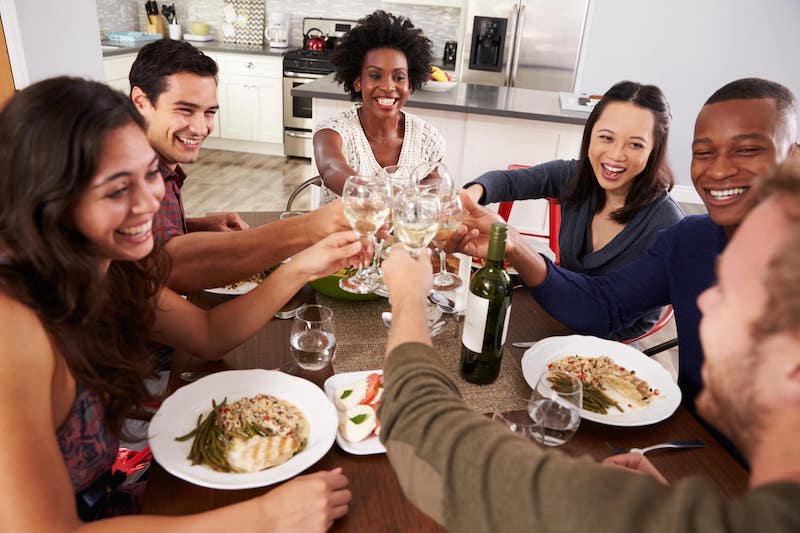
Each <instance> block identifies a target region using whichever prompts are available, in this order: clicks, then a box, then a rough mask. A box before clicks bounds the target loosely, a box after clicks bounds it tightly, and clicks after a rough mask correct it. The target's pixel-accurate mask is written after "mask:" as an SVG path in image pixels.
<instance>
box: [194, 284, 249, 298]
mask: <svg viewBox="0 0 800 533" xmlns="http://www.w3.org/2000/svg"><path fill="white" fill-rule="evenodd" d="M256 287H258V283H253V282H252V281H246V282H244V283H242V284H241V285H239V286H238V287H236V288H235V289H232V288H229V287H227V286H225V287H214V288H213V289H205V291H206V292H210V293H212V294H225V295H229V296H239V295H240V294H247V293H248V292H250V291H252V290H253V289H255V288H256Z"/></svg>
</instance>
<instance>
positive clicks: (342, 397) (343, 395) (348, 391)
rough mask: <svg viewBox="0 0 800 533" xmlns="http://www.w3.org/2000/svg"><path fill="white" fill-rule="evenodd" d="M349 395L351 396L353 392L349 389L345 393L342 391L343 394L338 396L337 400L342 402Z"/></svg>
mask: <svg viewBox="0 0 800 533" xmlns="http://www.w3.org/2000/svg"><path fill="white" fill-rule="evenodd" d="M351 394H353V391H352V390H351V389H347V390H346V391H344V392H343V393H342V395H341V396H339V399H340V400H344V399H345V398H347V397H348V396H350V395H351Z"/></svg>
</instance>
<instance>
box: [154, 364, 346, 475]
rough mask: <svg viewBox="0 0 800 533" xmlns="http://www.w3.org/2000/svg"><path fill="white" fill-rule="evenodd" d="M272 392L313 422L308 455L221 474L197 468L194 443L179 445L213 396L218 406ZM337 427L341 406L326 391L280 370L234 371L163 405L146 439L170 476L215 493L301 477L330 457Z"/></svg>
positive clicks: (205, 380)
mask: <svg viewBox="0 0 800 533" xmlns="http://www.w3.org/2000/svg"><path fill="white" fill-rule="evenodd" d="M256 394H269V395H271V396H275V397H276V398H280V399H282V400H286V401H288V402H291V403H292V404H294V405H295V406H296V407H297V408H298V409H300V410H301V411H302V412H303V414H304V415H305V417H306V418H307V419H308V423H309V426H310V433H309V436H308V443H307V444H306V447H305V449H304V450H303V451H301V452H300V453H298V454H297V455H295V456H294V457H292V458H291V459H289V460H288V461H286V462H285V463H283V464H281V465H278V466H273V467H271V468H267V469H266V470H262V471H260V472H252V473H230V472H217V471H215V470H212V469H211V468H210V467H207V466H203V465H194V466H192V463H191V461H189V459H187V456H188V455H189V450H190V449H191V447H192V439H189V440H187V441H184V442H178V441H176V440H175V437H178V436H181V435H185V434H186V433H189V432H190V431H191V430H193V429H194V428H195V426H196V425H197V416H198V415H199V414H201V413H202V414H203V416H204V417H205V416H206V415H207V414H208V413H209V412H210V411H211V400H212V398H213V399H214V400H216V401H217V403H220V402H222V400H223V399H225V398H228V403H233V402H235V401H236V400H238V399H240V398H244V397H247V396H255V395H256ZM337 425H338V421H337V417H336V407H334V406H333V404H332V403H331V402H330V401H328V398H327V397H326V396H325V394H324V393H323V392H322V390H321V389H320V388H319V387H317V386H316V385H314V384H313V383H311V382H310V381H307V380H305V379H301V378H298V377H295V376H290V375H288V374H284V373H283V372H277V371H275V370H260V369H256V370H229V371H226V372H218V373H216V374H211V375H210V376H206V377H204V378H202V379H199V380H197V381H195V382H194V383H191V384H189V385H186V386H185V387H181V388H180V389H178V390H177V391H175V393H174V394H172V396H170V397H168V398H167V399H166V400H164V402H163V403H162V404H161V407H160V408H159V409H158V412H156V414H155V415H154V416H153V419H152V420H151V421H150V427H149V429H148V431H147V438H148V439H149V440H150V448H151V449H152V450H153V457H155V459H156V461H158V463H159V464H160V465H161V466H162V467H164V469H166V470H167V472H169V473H170V474H172V475H174V476H176V477H179V478H181V479H184V480H186V481H189V482H191V483H194V484H195V485H200V486H203V487H210V488H212V489H249V488H252V487H263V486H266V485H271V484H273V483H278V482H279V481H283V480H285V479H289V478H291V477H294V476H296V475H297V474H299V473H300V472H302V471H304V470H305V469H307V468H308V467H310V466H311V465H313V464H314V463H316V462H317V461H319V460H320V459H321V458H322V456H323V455H325V454H326V453H327V452H328V450H330V448H331V446H333V441H334V438H335V437H336V428H337Z"/></svg>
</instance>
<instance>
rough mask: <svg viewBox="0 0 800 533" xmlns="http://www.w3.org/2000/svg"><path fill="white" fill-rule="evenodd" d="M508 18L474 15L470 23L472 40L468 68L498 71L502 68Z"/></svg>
mask: <svg viewBox="0 0 800 533" xmlns="http://www.w3.org/2000/svg"><path fill="white" fill-rule="evenodd" d="M507 26H508V19H504V18H494V17H475V18H474V20H473V24H472V42H471V48H470V53H469V68H471V69H474V70H489V71H492V72H500V71H501V70H502V69H503V50H504V47H505V43H506V27H507Z"/></svg>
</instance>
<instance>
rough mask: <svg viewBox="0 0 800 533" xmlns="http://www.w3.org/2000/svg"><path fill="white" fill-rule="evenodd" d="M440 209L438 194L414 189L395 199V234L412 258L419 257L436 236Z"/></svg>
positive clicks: (393, 215)
mask: <svg viewBox="0 0 800 533" xmlns="http://www.w3.org/2000/svg"><path fill="white" fill-rule="evenodd" d="M440 207H441V202H440V201H439V197H438V196H437V195H436V194H432V193H429V192H423V191H419V190H414V189H407V190H405V191H402V192H401V193H400V194H398V195H397V197H396V198H395V199H394V201H393V203H392V223H393V225H394V232H395V235H396V236H397V239H398V240H399V241H400V242H402V243H403V245H404V246H405V248H406V250H407V251H408V253H409V254H411V256H412V257H416V256H417V255H419V253H420V252H421V251H422V250H423V249H424V248H426V247H427V246H428V244H429V243H430V242H431V239H433V236H434V235H436V231H437V230H438V229H439V210H440Z"/></svg>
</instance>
